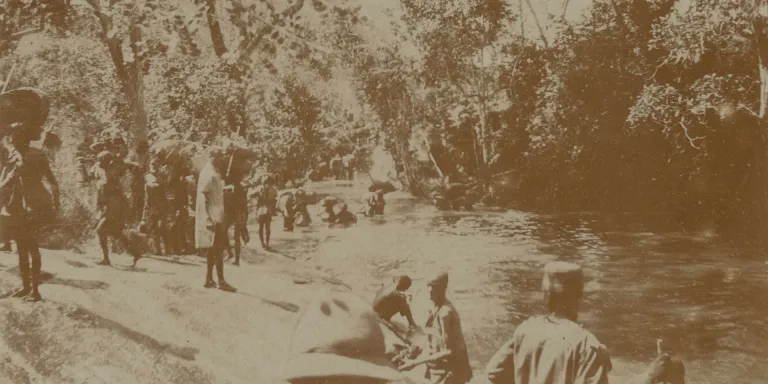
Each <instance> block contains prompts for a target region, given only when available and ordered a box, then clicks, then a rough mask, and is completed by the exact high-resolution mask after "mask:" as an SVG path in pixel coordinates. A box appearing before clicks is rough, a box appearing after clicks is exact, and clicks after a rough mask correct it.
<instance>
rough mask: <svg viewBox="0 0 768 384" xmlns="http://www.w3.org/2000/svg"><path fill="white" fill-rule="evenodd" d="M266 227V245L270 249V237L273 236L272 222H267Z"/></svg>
mask: <svg viewBox="0 0 768 384" xmlns="http://www.w3.org/2000/svg"><path fill="white" fill-rule="evenodd" d="M265 227H266V228H265V229H264V231H265V232H266V235H265V237H266V239H267V243H266V244H267V248H269V237H270V236H271V235H272V221H267V223H266V224H265Z"/></svg>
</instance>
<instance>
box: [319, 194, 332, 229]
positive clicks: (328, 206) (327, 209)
mask: <svg viewBox="0 0 768 384" xmlns="http://www.w3.org/2000/svg"><path fill="white" fill-rule="evenodd" d="M334 205H336V199H334V198H332V197H326V198H324V199H323V201H321V202H320V206H321V207H323V212H321V213H320V219H321V220H322V221H323V222H326V223H333V222H334V221H336V212H334V210H333V206H334Z"/></svg>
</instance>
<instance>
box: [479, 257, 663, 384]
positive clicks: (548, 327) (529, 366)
mask: <svg viewBox="0 0 768 384" xmlns="http://www.w3.org/2000/svg"><path fill="white" fill-rule="evenodd" d="M542 289H543V291H544V299H545V301H546V303H547V309H548V314H546V315H538V316H533V317H531V318H529V319H528V320H526V321H524V322H523V323H522V324H520V325H519V326H518V327H517V328H516V329H515V332H514V334H513V335H512V339H511V340H509V341H508V342H507V343H506V344H504V345H503V346H502V347H501V349H499V351H498V352H496V354H495V355H494V356H493V357H492V358H491V360H490V361H489V362H488V365H487V367H486V371H485V372H486V376H487V379H488V382H489V383H492V384H508V383H515V384H537V383H552V384H571V383H577V384H580V383H595V384H607V383H608V372H610V370H611V359H610V356H609V355H608V351H607V349H606V348H605V346H604V345H603V344H601V343H600V342H599V341H598V340H597V338H596V337H595V336H594V335H592V333H590V332H589V331H587V330H586V329H584V328H582V327H581V326H580V325H579V324H578V323H576V320H577V315H578V310H579V304H580V302H581V298H582V295H583V291H584V277H583V272H582V270H581V267H579V266H578V265H576V264H572V263H566V262H562V261H557V262H552V263H549V264H547V265H546V266H545V267H544V280H543V282H542ZM670 366H671V360H670V357H669V355H666V354H662V355H661V356H659V357H657V358H656V360H654V361H653V363H652V364H651V367H650V369H649V370H648V371H647V372H645V373H643V374H641V375H640V376H638V377H636V378H635V380H633V381H631V382H633V383H638V384H640V383H642V384H654V383H657V382H662V381H663V382H666V381H667V380H668V379H670V378H669V377H668V375H669V372H668V371H670V369H669V368H670Z"/></svg>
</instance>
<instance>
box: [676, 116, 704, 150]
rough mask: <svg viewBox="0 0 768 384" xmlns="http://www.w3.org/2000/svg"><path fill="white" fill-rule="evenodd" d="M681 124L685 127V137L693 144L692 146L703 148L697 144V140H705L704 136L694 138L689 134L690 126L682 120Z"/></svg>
mask: <svg viewBox="0 0 768 384" xmlns="http://www.w3.org/2000/svg"><path fill="white" fill-rule="evenodd" d="M680 126H681V127H683V133H684V134H685V138H686V139H688V142H689V143H690V144H691V147H693V148H696V149H701V147H697V146H696V140H704V138H703V137H695V138H692V137H691V135H690V134H688V127H686V126H685V124H683V122H682V121H681V122H680Z"/></svg>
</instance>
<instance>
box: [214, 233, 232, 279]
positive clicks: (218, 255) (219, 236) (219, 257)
mask: <svg viewBox="0 0 768 384" xmlns="http://www.w3.org/2000/svg"><path fill="white" fill-rule="evenodd" d="M219 231H220V232H219V233H216V238H215V239H214V241H213V247H211V250H213V252H214V254H213V255H214V261H215V263H216V275H217V276H216V277H218V279H219V289H221V290H222V291H227V292H235V291H237V290H236V289H235V288H234V287H233V286H231V285H229V284H228V283H227V282H226V280H224V252H223V250H222V246H223V245H226V244H224V241H225V239H226V235H227V232H226V231H225V230H223V229H220V230H219Z"/></svg>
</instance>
